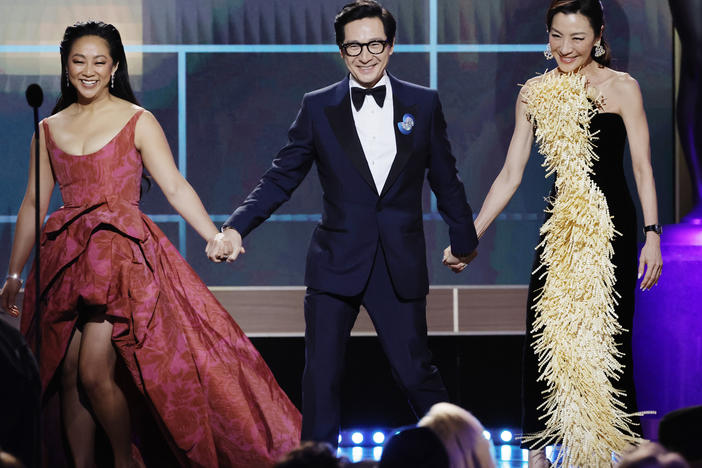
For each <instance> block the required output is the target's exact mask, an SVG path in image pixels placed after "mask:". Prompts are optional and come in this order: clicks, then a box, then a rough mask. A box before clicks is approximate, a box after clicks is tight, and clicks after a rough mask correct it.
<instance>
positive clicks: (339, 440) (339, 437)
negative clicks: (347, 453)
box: [339, 434, 341, 443]
mask: <svg viewBox="0 0 702 468" xmlns="http://www.w3.org/2000/svg"><path fill="white" fill-rule="evenodd" d="M339 443H341V434H339Z"/></svg>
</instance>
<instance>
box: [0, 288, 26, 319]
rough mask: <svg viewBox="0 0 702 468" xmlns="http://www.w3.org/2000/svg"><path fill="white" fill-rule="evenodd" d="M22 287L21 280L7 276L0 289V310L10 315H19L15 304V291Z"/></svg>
mask: <svg viewBox="0 0 702 468" xmlns="http://www.w3.org/2000/svg"><path fill="white" fill-rule="evenodd" d="M21 287H22V281H20V280H19V279H16V278H7V280H6V281H5V284H4V285H3V286H2V290H0V310H2V311H5V312H7V313H8V314H10V315H11V316H12V317H19V307H17V305H16V304H15V300H16V299H17V293H18V292H19V290H20V288H21Z"/></svg>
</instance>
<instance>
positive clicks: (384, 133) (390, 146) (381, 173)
mask: <svg viewBox="0 0 702 468" xmlns="http://www.w3.org/2000/svg"><path fill="white" fill-rule="evenodd" d="M383 85H385V87H386V89H385V101H383V107H380V106H378V104H377V103H376V102H375V99H374V98H373V96H366V98H365V100H364V102H363V106H362V107H361V110H359V111H357V110H356V108H355V107H354V106H353V102H352V103H351V112H352V113H353V121H354V123H355V124H356V132H358V138H359V139H360V140H361V147H362V148H363V153H364V154H365V156H366V161H367V162H368V167H369V168H370V171H371V174H372V175H373V181H374V182H375V187H376V189H377V190H378V193H379V194H380V192H382V190H383V185H385V180H386V179H387V178H388V174H389V173H390V167H392V163H393V161H394V160H395V155H396V154H397V142H396V141H395V127H394V125H393V118H394V109H393V104H392V87H391V86H390V80H389V79H388V75H387V73H384V74H383V77H382V78H381V79H380V81H378V83H376V85H375V86H373V87H374V88H375V87H378V86H383ZM354 86H355V87H357V88H363V86H361V85H360V84H358V82H357V81H356V80H355V79H354V78H353V75H351V76H350V77H349V92H350V88H352V87H354Z"/></svg>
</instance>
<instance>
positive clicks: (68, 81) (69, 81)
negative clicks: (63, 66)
mask: <svg viewBox="0 0 702 468" xmlns="http://www.w3.org/2000/svg"><path fill="white" fill-rule="evenodd" d="M70 87H71V80H69V79H68V70H66V88H70Z"/></svg>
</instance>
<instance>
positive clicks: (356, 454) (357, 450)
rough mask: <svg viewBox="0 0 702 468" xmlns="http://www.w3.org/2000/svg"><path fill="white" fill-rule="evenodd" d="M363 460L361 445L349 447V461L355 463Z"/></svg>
mask: <svg viewBox="0 0 702 468" xmlns="http://www.w3.org/2000/svg"><path fill="white" fill-rule="evenodd" d="M361 460H363V447H354V448H352V449H351V461H352V462H354V463H356V462H360V461H361Z"/></svg>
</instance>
